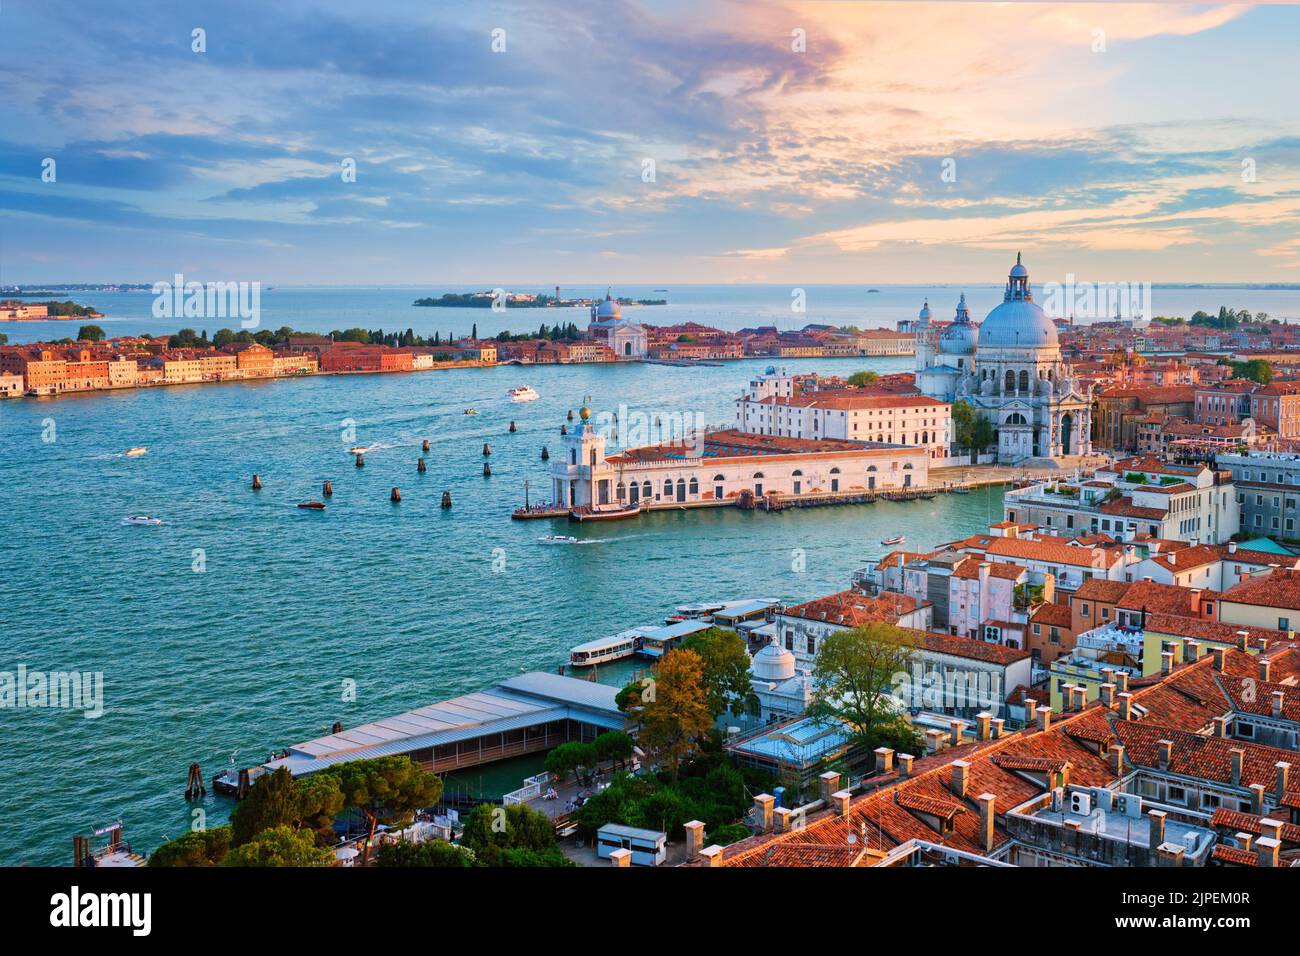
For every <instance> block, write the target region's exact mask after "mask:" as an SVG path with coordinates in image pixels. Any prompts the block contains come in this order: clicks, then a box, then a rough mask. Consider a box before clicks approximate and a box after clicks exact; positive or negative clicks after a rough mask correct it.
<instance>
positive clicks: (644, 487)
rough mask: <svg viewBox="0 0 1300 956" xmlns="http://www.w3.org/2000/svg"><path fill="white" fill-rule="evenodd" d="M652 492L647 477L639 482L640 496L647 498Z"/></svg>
mask: <svg viewBox="0 0 1300 956" xmlns="http://www.w3.org/2000/svg"><path fill="white" fill-rule="evenodd" d="M653 494H654V490H653V489H652V488H651V487H650V481H649V479H647V480H646V481H643V482H642V483H641V497H642V498H649V497H650V496H651V495H653Z"/></svg>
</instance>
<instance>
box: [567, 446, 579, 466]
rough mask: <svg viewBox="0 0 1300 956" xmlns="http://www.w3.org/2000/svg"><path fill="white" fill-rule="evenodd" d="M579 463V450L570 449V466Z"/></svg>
mask: <svg viewBox="0 0 1300 956" xmlns="http://www.w3.org/2000/svg"><path fill="white" fill-rule="evenodd" d="M577 463H578V449H576V448H570V449H569V464H570V465H576V464H577Z"/></svg>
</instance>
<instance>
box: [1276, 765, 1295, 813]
mask: <svg viewBox="0 0 1300 956" xmlns="http://www.w3.org/2000/svg"><path fill="white" fill-rule="evenodd" d="M1273 766H1274V767H1275V768H1276V769H1277V786H1276V787H1275V788H1274V789H1275V790H1276V796H1277V800H1278V802H1279V803H1280V802H1281V801H1282V798H1283V797H1284V796H1286V789H1287V782H1288V780H1289V779H1290V776H1291V765H1290V764H1289V763H1287V762H1286V761H1285V760H1279V761H1278V762H1277V763H1275V764H1273Z"/></svg>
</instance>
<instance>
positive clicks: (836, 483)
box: [831, 468, 840, 491]
mask: <svg viewBox="0 0 1300 956" xmlns="http://www.w3.org/2000/svg"><path fill="white" fill-rule="evenodd" d="M839 490H840V470H839V469H838V468H832V469H831V491H839Z"/></svg>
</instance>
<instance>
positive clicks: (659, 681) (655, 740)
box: [640, 648, 713, 783]
mask: <svg viewBox="0 0 1300 956" xmlns="http://www.w3.org/2000/svg"><path fill="white" fill-rule="evenodd" d="M703 670H704V661H703V660H702V659H701V658H700V655H699V654H696V653H695V652H694V651H688V650H685V649H683V648H678V649H676V650H672V651H669V652H668V653H667V654H665V655H664V656H663V659H662V660H661V661H660V662H659V667H658V669H657V670H656V671H655V676H654V685H653V687H651V688H649V690H650V695H649V698H650V699H649V700H648V701H647V702H646V704H645V706H644V707H643V708H642V710H641V738H640V739H641V741H642V742H643V743H644V744H646V745H647V746H648V747H649V748H650V749H651V750H653V751H654V752H655V754H656V756H657V759H659V760H661V761H663V760H666V761H667V762H668V765H669V766H670V768H671V774H672V780H673V783H676V782H677V777H678V774H679V773H680V772H681V764H682V760H684V759H685V758H686V757H688V756H689V755H690V754H692V753H694V752H695V750H696V748H697V746H698V740H699V738H700V737H702V736H704V735H705V734H707V733H708V732H709V730H710V729H712V727H713V713H712V710H711V709H710V707H709V694H708V691H707V690H706V689H705V687H704V682H703V680H702V676H701V675H702V672H703Z"/></svg>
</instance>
